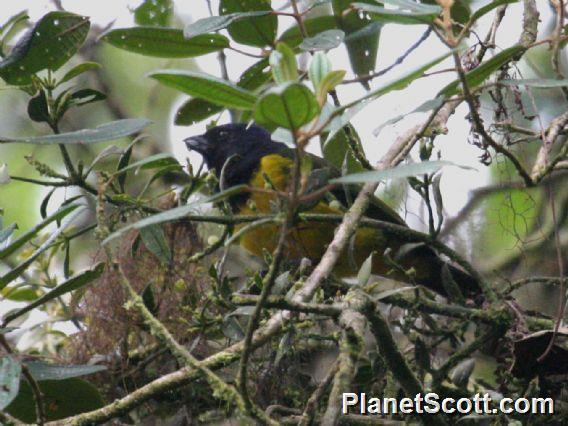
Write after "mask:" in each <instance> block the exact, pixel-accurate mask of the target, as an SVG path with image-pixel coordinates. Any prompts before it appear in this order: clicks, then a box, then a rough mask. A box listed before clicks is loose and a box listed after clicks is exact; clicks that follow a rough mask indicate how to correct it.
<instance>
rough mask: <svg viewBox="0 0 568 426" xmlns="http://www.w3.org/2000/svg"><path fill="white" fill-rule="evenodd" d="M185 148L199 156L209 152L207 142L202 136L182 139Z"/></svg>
mask: <svg viewBox="0 0 568 426" xmlns="http://www.w3.org/2000/svg"><path fill="white" fill-rule="evenodd" d="M184 142H185V146H187V149H189V150H190V151H197V152H199V153H200V154H201V155H205V154H206V153H207V151H208V150H209V141H208V140H207V138H206V137H205V136H203V135H199V136H192V137H190V138H187V139H184Z"/></svg>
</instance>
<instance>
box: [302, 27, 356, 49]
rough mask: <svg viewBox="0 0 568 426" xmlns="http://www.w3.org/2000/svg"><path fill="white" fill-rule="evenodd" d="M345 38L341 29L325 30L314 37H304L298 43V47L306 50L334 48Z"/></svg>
mask: <svg viewBox="0 0 568 426" xmlns="http://www.w3.org/2000/svg"><path fill="white" fill-rule="evenodd" d="M344 39H345V33H344V32H343V31H341V30H327V31H323V32H321V33H319V34H316V35H315V36H314V37H309V38H306V39H305V40H304V41H302V43H300V49H302V50H307V51H316V50H331V49H335V48H336V47H337V46H339V45H340V44H341V43H343V40H344Z"/></svg>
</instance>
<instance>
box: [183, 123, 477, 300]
mask: <svg viewBox="0 0 568 426" xmlns="http://www.w3.org/2000/svg"><path fill="white" fill-rule="evenodd" d="M185 143H186V145H187V147H188V148H189V149H190V150H193V151H197V152H198V153H200V154H201V155H202V156H203V158H204V160H205V163H206V164H207V167H208V168H209V169H215V171H216V173H217V174H218V175H219V174H220V173H221V171H222V173H223V183H224V187H225V188H229V187H232V186H235V185H241V184H246V185H249V186H250V187H257V188H264V189H266V188H273V189H275V190H277V191H282V192H284V191H289V190H290V185H291V181H292V178H291V175H292V172H293V168H294V155H295V150H294V149H292V148H289V147H288V146H287V145H285V144H283V143H280V142H275V141H273V140H272V138H271V135H270V133H268V132H267V131H266V130H265V129H263V128H262V127H260V126H257V125H250V126H247V125H246V124H227V125H221V126H216V127H213V128H211V129H209V130H208V131H207V132H206V133H205V134H203V135H200V136H193V137H190V138H187V139H186V140H185ZM309 155H310V157H311V163H312V166H311V167H312V174H315V175H317V179H316V180H319V182H318V184H317V186H318V187H319V188H323V187H327V186H326V185H325V182H321V180H322V176H324V177H325V176H327V177H329V178H332V177H338V176H339V175H340V173H339V171H338V170H337V169H336V168H335V167H334V166H332V165H331V164H330V163H328V162H327V161H326V160H324V159H322V158H320V157H317V156H315V155H311V154H309ZM309 186H310V185H307V187H309ZM358 189H359V186H357V185H350V186H349V189H348V191H346V189H345V187H342V186H339V187H336V188H335V189H332V190H331V191H330V194H327V195H331V196H327V197H326V196H325V195H326V194H325V193H323V194H322V196H321V197H320V198H318V199H316V200H315V202H313V201H312V202H311V203H310V204H309V206H307V207H306V209H305V211H304V212H305V213H318V214H334V215H337V214H343V212H344V211H345V207H348V206H347V205H346V204H347V199H348V198H352V199H353V198H354V197H355V196H356V195H357V190H358ZM320 192H322V191H320ZM348 192H351V193H352V194H351V197H349V193H348ZM332 197H335V199H333V198H332ZM330 199H331V200H330ZM338 202H339V203H342V204H343V206H342V204H338ZM229 203H230V205H231V208H232V209H233V211H234V213H235V214H239V215H251V214H270V213H278V211H275V210H278V208H279V203H278V202H277V196H276V195H275V192H274V193H271V192H270V191H247V192H246V193H239V194H237V195H233V196H232V197H230V198H229ZM365 215H366V217H368V218H372V219H376V220H381V221H386V222H391V223H394V224H397V225H401V226H405V227H406V226H407V225H406V224H405V222H404V221H403V220H402V218H401V217H400V216H399V215H398V214H397V213H396V212H395V211H394V210H393V209H391V208H390V207H389V206H387V205H386V204H385V203H384V202H382V201H381V200H380V199H378V198H376V197H374V198H373V199H372V200H371V203H370V205H369V207H368V208H367V211H366V212H365ZM336 226H337V224H334V223H332V222H316V221H305V220H298V221H297V222H296V224H295V226H294V228H293V230H292V231H291V232H290V233H289V237H288V240H287V244H286V250H285V253H286V255H287V257H288V259H289V260H290V261H299V260H300V259H302V258H308V259H310V260H311V261H312V262H314V263H317V262H318V261H319V260H320V259H321V257H322V256H323V254H324V252H325V250H326V248H327V246H328V244H329V243H330V242H331V240H332V239H333V236H334V232H335V228H336ZM279 229H280V227H279V225H278V224H275V223H271V224H266V225H262V226H259V227H255V228H253V229H251V230H250V231H249V232H247V233H246V234H245V235H243V236H242V237H241V238H240V244H241V246H242V247H244V248H245V249H246V250H248V251H249V252H251V253H254V254H255V255H257V256H262V253H263V251H264V250H268V251H269V252H272V251H273V250H274V249H275V247H276V244H277V241H278V235H279ZM409 242H410V241H409V240H407V239H405V238H404V236H401V235H400V234H397V233H389V232H387V231H384V230H382V229H377V228H370V227H363V226H360V227H359V228H358V230H357V232H356V234H355V237H354V240H353V243H352V244H350V246H349V247H348V248H346V249H345V253H343V255H342V256H341V258H340V260H339V262H338V263H337V265H336V267H335V269H334V271H333V272H334V274H336V275H337V276H340V277H348V276H354V275H356V274H357V271H358V270H359V267H360V266H361V264H362V263H363V262H364V261H365V259H367V258H368V257H369V255H370V254H371V253H375V254H374V256H373V268H372V272H373V273H374V274H376V275H382V276H388V277H391V278H393V279H396V280H400V281H405V282H411V283H415V284H421V285H424V286H425V287H428V288H430V289H432V290H434V291H436V292H438V293H440V294H447V291H446V290H445V289H446V288H447V285H444V282H443V281H442V280H443V279H446V280H448V278H447V274H446V278H442V276H443V273H442V268H443V265H444V264H445V262H444V261H443V260H442V259H441V258H440V257H439V256H438V255H437V254H436V253H435V252H434V250H432V249H431V248H429V247H427V246H426V245H424V244H409ZM387 248H388V249H390V250H389V251H388V252H387V255H386V256H385V255H384V253H385V250H386V249H387ZM447 267H448V270H449V271H450V273H451V277H452V278H453V282H454V283H456V284H457V286H458V287H459V288H460V290H461V292H462V293H463V294H464V295H465V296H471V295H474V294H477V293H478V292H479V285H478V283H477V282H476V280H474V279H473V278H472V277H471V276H470V275H469V274H467V273H466V272H464V271H463V270H461V269H458V268H457V267H454V266H453V265H448V266H447ZM412 269H413V270H414V271H413V273H410V274H408V273H405V272H404V271H405V270H406V271H408V270H412Z"/></svg>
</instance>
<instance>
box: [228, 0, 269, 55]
mask: <svg viewBox="0 0 568 426" xmlns="http://www.w3.org/2000/svg"><path fill="white" fill-rule="evenodd" d="M257 11H269V12H272V7H271V6H270V1H268V0H221V1H220V3H219V15H231V14H233V13H243V12H244V13H247V12H257ZM227 29H228V31H229V34H230V35H231V37H232V38H233V40H235V41H236V42H237V43H242V44H247V45H250V46H257V47H264V46H270V45H272V44H273V43H274V39H275V38H276V32H277V30H278V19H277V17H276V15H266V16H254V17H248V18H244V19H241V20H238V21H235V22H233V23H231V24H230V25H229V26H228V28H227Z"/></svg>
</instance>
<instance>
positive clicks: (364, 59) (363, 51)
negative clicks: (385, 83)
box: [333, 0, 382, 88]
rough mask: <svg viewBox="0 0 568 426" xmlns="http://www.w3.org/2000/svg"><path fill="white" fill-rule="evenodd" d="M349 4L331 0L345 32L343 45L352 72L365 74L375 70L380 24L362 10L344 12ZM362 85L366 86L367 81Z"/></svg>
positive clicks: (342, 0)
mask: <svg viewBox="0 0 568 426" xmlns="http://www.w3.org/2000/svg"><path fill="white" fill-rule="evenodd" d="M351 6H352V4H351V1H350V0H333V13H334V15H335V18H336V19H337V21H338V22H339V27H340V28H341V29H342V30H343V31H344V32H345V34H346V37H345V46H347V53H348V54H349V62H350V63H351V68H352V69H353V72H354V73H355V74H356V75H358V76H359V75H367V74H369V73H371V72H373V71H374V70H375V65H376V63H377V52H378V48H379V37H380V35H381V29H382V24H381V23H380V22H374V21H373V20H372V18H371V17H370V16H369V14H367V13H364V12H361V13H354V12H353V11H351V13H347V14H345V13H346V12H347V11H348V9H351ZM364 85H365V86H366V88H368V83H364Z"/></svg>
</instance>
